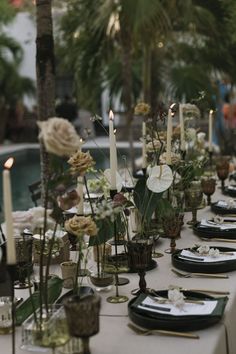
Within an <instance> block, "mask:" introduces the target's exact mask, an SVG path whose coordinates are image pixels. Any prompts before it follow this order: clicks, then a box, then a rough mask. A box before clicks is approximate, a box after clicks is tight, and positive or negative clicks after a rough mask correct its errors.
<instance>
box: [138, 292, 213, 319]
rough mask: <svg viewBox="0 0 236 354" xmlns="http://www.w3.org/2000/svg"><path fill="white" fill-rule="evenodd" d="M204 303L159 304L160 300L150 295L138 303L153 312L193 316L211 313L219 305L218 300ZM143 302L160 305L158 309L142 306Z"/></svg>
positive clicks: (155, 305)
mask: <svg viewBox="0 0 236 354" xmlns="http://www.w3.org/2000/svg"><path fill="white" fill-rule="evenodd" d="M203 303H204V304H199V305H198V304H191V303H185V304H184V306H183V307H181V308H178V307H176V306H175V305H173V304H171V303H167V304H159V303H158V302H156V301H155V300H153V299H152V298H150V297H149V296H147V297H146V298H145V299H144V300H143V302H142V303H141V304H140V305H138V307H139V308H141V309H143V310H146V311H151V312H157V313H162V314H163V313H165V314H168V315H172V316H192V315H199V316H200V315H210V314H211V313H212V312H213V311H214V309H215V307H216V305H217V301H215V300H214V301H203ZM142 304H144V305H151V306H154V307H158V309H154V308H148V307H145V306H142ZM159 308H169V309H170V311H169V312H166V311H162V310H159Z"/></svg>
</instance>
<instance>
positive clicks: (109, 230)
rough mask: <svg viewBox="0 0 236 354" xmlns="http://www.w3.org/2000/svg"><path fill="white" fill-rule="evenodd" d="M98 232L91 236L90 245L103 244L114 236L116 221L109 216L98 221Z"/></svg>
mask: <svg viewBox="0 0 236 354" xmlns="http://www.w3.org/2000/svg"><path fill="white" fill-rule="evenodd" d="M96 224H97V227H98V233H97V235H96V236H91V237H90V238H89V246H95V245H102V244H103V243H105V242H106V241H108V240H110V239H111V238H112V237H113V236H114V223H113V222H112V221H111V219H109V218H105V219H102V220H97V221H96Z"/></svg>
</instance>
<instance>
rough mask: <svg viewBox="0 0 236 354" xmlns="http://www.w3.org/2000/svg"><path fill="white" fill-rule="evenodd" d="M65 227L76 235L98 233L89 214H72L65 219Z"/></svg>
mask: <svg viewBox="0 0 236 354" xmlns="http://www.w3.org/2000/svg"><path fill="white" fill-rule="evenodd" d="M65 229H66V231H68V232H70V233H71V234H73V235H75V236H78V237H82V236H84V235H88V236H96V235H97V233H98V229H97V225H96V224H95V222H94V221H93V220H92V218H91V216H78V215H74V216H73V218H71V219H69V220H66V222H65Z"/></svg>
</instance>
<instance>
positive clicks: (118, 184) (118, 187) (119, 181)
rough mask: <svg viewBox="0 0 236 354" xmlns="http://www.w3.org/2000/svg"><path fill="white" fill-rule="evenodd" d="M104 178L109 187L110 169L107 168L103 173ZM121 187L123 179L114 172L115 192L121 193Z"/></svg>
mask: <svg viewBox="0 0 236 354" xmlns="http://www.w3.org/2000/svg"><path fill="white" fill-rule="evenodd" d="M104 176H105V177H106V179H107V181H108V183H109V185H110V184H111V170H110V168H108V169H106V170H105V171H104ZM122 186H123V179H122V177H121V175H120V174H119V173H118V172H116V190H117V192H120V191H121V189H122Z"/></svg>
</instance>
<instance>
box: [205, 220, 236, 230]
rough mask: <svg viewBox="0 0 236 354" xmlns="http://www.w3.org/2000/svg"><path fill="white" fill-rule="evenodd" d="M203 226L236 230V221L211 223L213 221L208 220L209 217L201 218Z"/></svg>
mask: <svg viewBox="0 0 236 354" xmlns="http://www.w3.org/2000/svg"><path fill="white" fill-rule="evenodd" d="M200 225H201V226H204V227H211V228H213V227H214V228H216V229H220V230H229V229H230V230H231V229H235V230H236V223H232V224H230V223H227V224H214V223H211V222H208V220H207V219H202V220H201V223H200Z"/></svg>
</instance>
